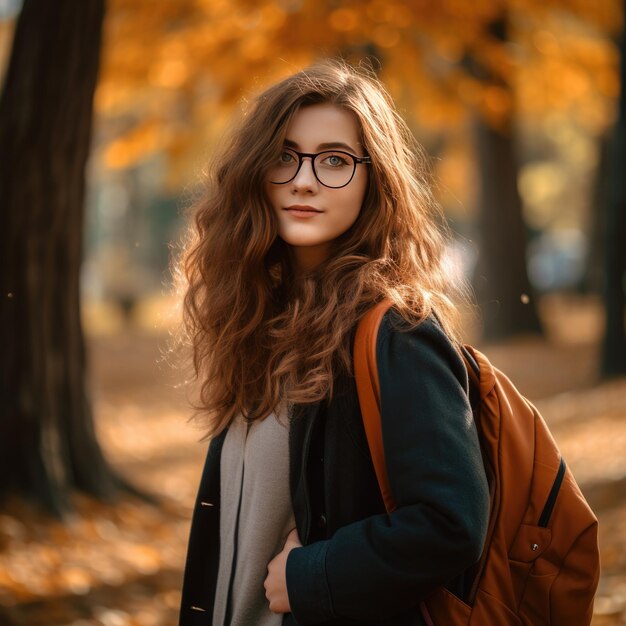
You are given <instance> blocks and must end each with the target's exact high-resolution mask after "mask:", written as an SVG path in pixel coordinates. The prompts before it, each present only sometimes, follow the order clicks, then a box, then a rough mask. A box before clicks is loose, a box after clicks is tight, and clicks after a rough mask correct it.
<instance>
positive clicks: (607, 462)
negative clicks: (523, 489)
mask: <svg viewBox="0 0 626 626" xmlns="http://www.w3.org/2000/svg"><path fill="white" fill-rule="evenodd" d="M575 305H576V306H573V305H572V303H571V302H569V301H568V302H562V301H554V302H550V303H544V305H543V313H544V319H545V320H546V322H547V325H548V330H549V340H538V339H532V338H526V339H519V340H515V341H509V342H506V343H500V344H494V345H483V346H479V347H480V348H481V349H482V351H483V352H485V353H486V354H487V355H488V356H489V357H490V358H491V359H492V361H493V362H494V364H495V365H496V366H498V367H499V368H500V369H502V370H503V371H505V372H507V374H508V375H509V376H510V378H511V379H512V380H513V381H514V382H515V383H516V384H517V385H518V387H519V388H520V389H521V390H522V391H523V392H524V393H525V394H526V395H527V396H528V397H529V398H530V399H531V400H532V401H534V402H535V404H536V405H537V406H538V408H539V409H540V411H541V412H542V413H543V415H544V416H545V418H546V419H547V421H548V423H549V424H550V426H551V429H552V431H553V433H554V435H555V437H556V439H557V442H558V443H559V445H560V447H561V449H562V451H563V453H564V455H565V457H566V460H567V461H568V463H569V465H570V467H571V468H572V469H573V471H574V474H575V476H576V478H577V479H578V481H579V483H580V484H581V486H582V488H583V491H584V493H585V495H586V497H587V498H588V500H589V501H590V503H591V504H592V506H593V508H594V510H595V511H596V512H597V514H598V517H599V519H600V543H601V551H602V563H603V572H602V578H601V582H600V588H599V592H598V596H597V599H596V613H595V615H594V621H593V624H594V626H601V625H618V624H626V498H625V495H626V455H625V454H624V450H626V379H624V378H623V379H617V380H613V381H610V382H604V383H599V382H597V375H596V369H597V361H598V354H597V349H596V348H595V345H597V338H598V332H599V314H598V308H597V305H596V304H594V303H593V302H591V303H588V302H578V301H577V302H576V303H575ZM90 348H91V370H92V371H91V374H92V376H91V378H92V381H93V382H92V386H93V399H94V405H95V411H96V418H97V428H98V433H99V436H100V440H101V442H102V444H103V447H104V448H105V450H106V452H107V456H108V458H109V459H110V460H111V462H112V463H113V464H114V465H115V466H116V467H117V468H118V469H119V470H120V471H122V472H123V473H124V475H126V476H127V477H129V478H130V479H131V480H132V481H133V482H134V484H136V485H137V486H139V487H141V488H142V489H144V490H146V491H149V492H151V493H154V494H157V495H158V496H159V497H160V498H161V501H162V504H160V505H159V506H152V505H150V504H147V503H145V502H142V501H139V500H136V499H133V498H130V497H126V498H123V499H122V500H120V501H119V502H118V503H116V504H114V505H106V504H102V503H98V502H94V501H92V500H91V499H89V498H86V497H82V496H76V497H75V498H74V502H75V506H76V509H75V513H74V514H73V516H72V517H70V519H69V520H68V521H67V522H66V523H65V524H61V523H58V522H53V521H51V520H50V519H46V518H44V517H42V516H41V515H40V514H38V513H37V511H36V509H34V508H32V507H30V506H28V505H26V504H24V503H20V502H17V501H13V502H10V503H9V505H8V507H5V508H4V510H2V511H1V512H0V626H96V625H100V626H174V625H175V624H176V623H177V617H178V604H179V600H180V585H181V570H182V565H183V561H184V556H185V549H186V540H187V535H188V531H189V521H190V515H191V507H192V505H193V499H194V496H195V490H196V487H197V483H198V480H199V477H200V472H201V469H202V462H203V459H204V452H205V449H206V444H202V443H198V440H199V439H200V437H201V433H200V431H199V430H197V429H195V428H194V427H193V426H192V425H190V424H188V423H187V421H186V417H187V415H188V414H189V410H188V409H187V407H186V401H185V398H184V394H183V393H182V392H181V390H179V389H176V388H175V382H176V379H175V374H174V372H173V371H172V370H171V368H169V367H168V366H167V365H166V363H165V362H163V360H162V353H163V351H164V349H165V333H164V332H163V329H162V328H161V329H157V331H154V330H153V331H148V330H146V329H145V328H142V327H135V328H134V329H133V330H126V331H123V332H120V333H116V334H109V333H108V332H104V331H102V332H97V333H96V332H94V333H92V334H91V336H90Z"/></svg>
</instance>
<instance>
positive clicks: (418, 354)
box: [286, 311, 489, 625]
mask: <svg viewBox="0 0 626 626" xmlns="http://www.w3.org/2000/svg"><path fill="white" fill-rule="evenodd" d="M396 315H397V314H396V313H395V312H393V311H390V312H388V314H386V315H385V317H384V319H383V323H382V324H381V327H380V330H379V334H378V338H377V364H378V373H379V380H380V391H381V418H382V431H383V446H384V450H385V459H386V464H387V473H388V475H389V483H390V488H391V491H392V493H393V496H394V499H395V501H396V503H397V505H398V508H397V509H396V510H395V511H393V512H392V513H391V514H389V515H387V514H381V515H375V516H372V517H368V518H366V519H363V520H360V521H358V522H355V523H352V524H350V525H348V526H344V527H343V528H340V529H339V530H338V531H337V532H336V533H335V534H334V535H333V536H332V537H331V538H330V539H328V540H324V541H318V542H315V543H312V544H310V545H308V546H304V547H301V548H295V549H293V550H292V551H291V552H290V553H289V557H288V559H287V566H286V576H287V592H288V595H289V601H290V605H291V609H292V613H293V616H294V617H295V619H296V620H297V622H298V624H303V625H304V624H315V623H318V622H324V621H329V620H331V619H340V618H345V619H357V620H358V619H362V620H366V619H381V618H386V617H391V616H393V615H394V614H400V613H404V612H406V611H408V610H410V609H411V608H412V607H415V606H416V605H417V604H418V603H419V602H420V601H421V600H422V599H424V597H426V596H428V595H429V594H430V593H431V592H432V591H433V590H434V589H435V588H436V587H438V586H441V585H444V584H446V583H448V582H449V581H451V580H452V579H454V578H455V577H456V576H458V575H460V574H462V573H463V572H464V571H465V570H466V569H467V568H468V567H470V566H471V565H472V564H474V563H475V562H476V561H477V560H478V558H479V557H480V554H481V551H482V548H483V543H484V540H485V535H486V531H487V517H488V507H489V495H488V487H487V480H486V478H485V472H484V468H483V464H482V460H481V454H480V447H479V443H478V437H477V434H476V427H475V425H474V420H473V418H472V412H471V408H470V405H469V401H468V397H467V384H468V383H467V372H466V370H465V366H464V364H463V361H462V360H461V357H460V356H459V354H458V353H457V352H456V350H455V349H454V347H453V345H452V344H451V342H450V341H449V339H448V338H447V337H446V335H445V334H444V333H443V331H442V330H441V328H440V327H439V325H438V324H437V323H436V322H435V321H433V320H432V319H431V318H429V319H427V320H425V321H424V322H423V323H422V324H420V325H419V326H418V327H417V328H416V329H415V330H411V331H409V332H405V331H399V330H397V329H395V328H393V327H392V325H391V324H390V323H389V322H390V320H391V318H392V316H396Z"/></svg>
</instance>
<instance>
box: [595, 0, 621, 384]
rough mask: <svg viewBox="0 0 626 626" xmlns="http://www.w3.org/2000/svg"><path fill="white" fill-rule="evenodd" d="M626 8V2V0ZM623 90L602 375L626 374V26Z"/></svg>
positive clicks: (609, 225)
mask: <svg viewBox="0 0 626 626" xmlns="http://www.w3.org/2000/svg"><path fill="white" fill-rule="evenodd" d="M624 10H625V11H626V1H625V2H624ZM619 50H620V81H621V89H620V96H619V100H618V113H617V123H616V125H615V131H614V133H613V143H612V146H611V152H610V159H609V163H608V168H609V179H608V186H607V203H606V231H605V242H606V245H605V258H604V265H605V270H606V271H605V281H604V305H605V314H606V318H605V321H606V323H605V332H604V339H603V342H602V357H601V368H600V370H601V375H602V376H603V377H610V376H617V375H621V374H624V373H626V330H625V327H624V312H625V299H626V293H625V290H626V179H625V178H624V172H626V26H625V27H624V28H623V29H622V37H621V41H620V44H619Z"/></svg>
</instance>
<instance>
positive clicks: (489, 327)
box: [469, 17, 543, 340]
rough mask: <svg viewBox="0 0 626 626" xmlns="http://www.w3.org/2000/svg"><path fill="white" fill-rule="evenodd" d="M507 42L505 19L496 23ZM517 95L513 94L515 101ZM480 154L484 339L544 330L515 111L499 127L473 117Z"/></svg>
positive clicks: (473, 65)
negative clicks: (533, 276) (520, 179)
mask: <svg viewBox="0 0 626 626" xmlns="http://www.w3.org/2000/svg"><path fill="white" fill-rule="evenodd" d="M491 32H492V35H493V36H494V37H496V38H497V39H499V40H501V41H505V40H506V17H502V19H500V20H498V21H497V22H494V23H493V24H492V27H491ZM469 65H470V71H472V73H473V74H474V75H476V76H477V77H479V78H480V79H481V80H482V81H485V82H486V83H487V84H492V85H497V86H498V87H499V88H501V89H508V90H509V91H510V87H509V86H508V85H507V84H506V83H505V82H504V81H503V80H501V79H500V78H498V77H496V76H494V75H493V74H492V73H490V72H488V71H487V70H486V69H485V68H483V67H481V66H480V64H479V63H478V62H477V61H476V60H475V59H472V60H471V61H470V63H469ZM512 100H513V98H512V97H511V101H512ZM474 135H475V141H476V158H477V162H478V171H479V177H480V194H479V203H480V207H479V218H478V228H479V237H478V239H479V243H480V246H479V247H480V252H479V257H478V263H477V266H476V273H475V277H474V289H475V292H476V296H477V298H478V302H479V304H480V306H481V309H482V313H483V321H484V332H483V336H484V338H485V339H487V340H490V339H501V338H504V337H508V336H512V335H516V334H520V333H538V334H541V333H542V332H543V330H542V325H541V322H540V320H539V316H538V315H537V309H536V306H535V298H534V297H533V293H532V289H531V286H530V281H529V280H528V271H527V266H526V245H527V237H526V225H525V223H524V218H523V214H522V203H521V199H520V195H519V192H518V188H517V176H518V165H517V161H516V157H515V146H514V136H513V135H514V133H513V112H512V111H511V112H510V113H509V114H508V119H506V121H505V122H504V123H502V124H500V125H499V126H498V127H497V128H496V127H494V126H491V125H489V124H488V123H487V122H486V121H485V119H484V117H483V116H481V115H476V116H475V118H474Z"/></svg>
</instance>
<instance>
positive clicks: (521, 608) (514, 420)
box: [354, 300, 600, 626]
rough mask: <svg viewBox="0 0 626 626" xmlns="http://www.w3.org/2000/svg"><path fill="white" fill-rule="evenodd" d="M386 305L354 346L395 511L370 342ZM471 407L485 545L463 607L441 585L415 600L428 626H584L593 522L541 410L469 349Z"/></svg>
mask: <svg viewBox="0 0 626 626" xmlns="http://www.w3.org/2000/svg"><path fill="white" fill-rule="evenodd" d="M390 306H391V303H390V302H389V301H387V300H384V301H382V302H380V303H378V304H377V305H375V306H374V307H372V309H370V310H369V311H368V312H367V313H366V314H365V316H364V317H363V319H362V320H361V321H360V323H359V326H358V328H357V333H356V337H355V344H354V361H355V376H356V383H357V389H358V395H359V404H360V406H361V413H362V415H363V422H364V425H365V431H366V434H367V440H368V443H369V447H370V451H371V454H372V459H373V461H374V467H375V470H376V475H377V478H378V483H379V485H380V489H381V493H382V495H383V499H384V501H385V506H386V508H387V511H392V510H393V509H394V508H395V504H394V501H393V495H392V494H391V491H390V489H389V482H388V480H387V476H386V470H385V459H384V450H383V444H382V431H381V421H380V420H381V418H380V396H379V386H378V371H377V366H376V337H377V334H378V328H379V326H380V323H381V320H382V318H383V316H384V314H385V312H386V311H387V309H388V308H389V307H390ZM462 353H463V357H464V361H465V364H466V367H467V370H468V376H469V382H470V389H471V390H472V391H473V393H471V394H470V400H472V399H473V398H474V394H475V399H476V401H475V402H473V406H472V408H473V411H474V420H475V422H476V427H477V430H478V434H479V439H480V442H481V448H482V453H483V460H484V463H485V471H486V474H487V478H488V481H489V491H490V514H489V526H488V531H487V538H486V541H485V547H484V550H483V554H482V556H481V558H480V561H479V562H478V563H477V565H476V574H475V576H474V578H473V581H474V582H473V585H472V590H471V592H470V594H469V597H468V598H467V602H463V601H462V600H460V599H459V598H457V597H456V596H455V595H453V594H452V593H451V592H450V591H448V590H447V589H445V588H443V587H442V588H440V589H438V590H437V591H436V592H435V593H434V594H433V595H432V596H431V597H429V598H427V599H426V600H425V601H424V602H422V603H421V610H422V615H423V616H424V619H425V620H426V623H427V624H433V625H434V626H460V625H464V626H469V625H472V626H509V625H510V626H520V625H523V626H583V625H584V626H588V625H589V623H590V622H591V616H592V612H593V597H594V594H595V591H596V587H597V585H598V578H599V572H600V566H599V553H598V539H597V532H598V520H597V519H596V517H595V515H594V514H593V511H592V510H591V509H590V508H589V505H588V504H587V502H586V501H585V498H584V497H583V495H582V493H581V492H580V489H579V488H578V485H577V484H576V481H575V480H574V477H573V475H572V473H571V472H570V470H569V468H567V467H566V465H565V462H564V461H563V459H562V457H561V455H560V453H559V450H558V448H557V445H556V443H555V441H554V439H553V437H552V435H551V434H550V431H549V430H548V427H547V426H546V423H545V422H544V420H543V418H542V417H541V415H540V414H539V412H538V411H537V409H536V408H535V407H534V406H533V405H532V404H531V403H530V402H529V401H528V400H527V399H526V398H524V397H523V396H522V395H521V394H520V393H519V391H518V390H517V389H516V388H515V386H514V385H513V384H512V383H511V381H510V380H509V379H508V378H507V377H506V376H505V375H504V374H503V373H502V372H500V371H498V370H497V369H496V368H494V367H493V366H492V365H491V363H490V362H489V360H488V359H487V357H486V356H485V355H484V354H482V353H480V352H479V351H478V350H476V349H475V348H472V347H471V346H469V345H465V346H464V347H463V350H462Z"/></svg>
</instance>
